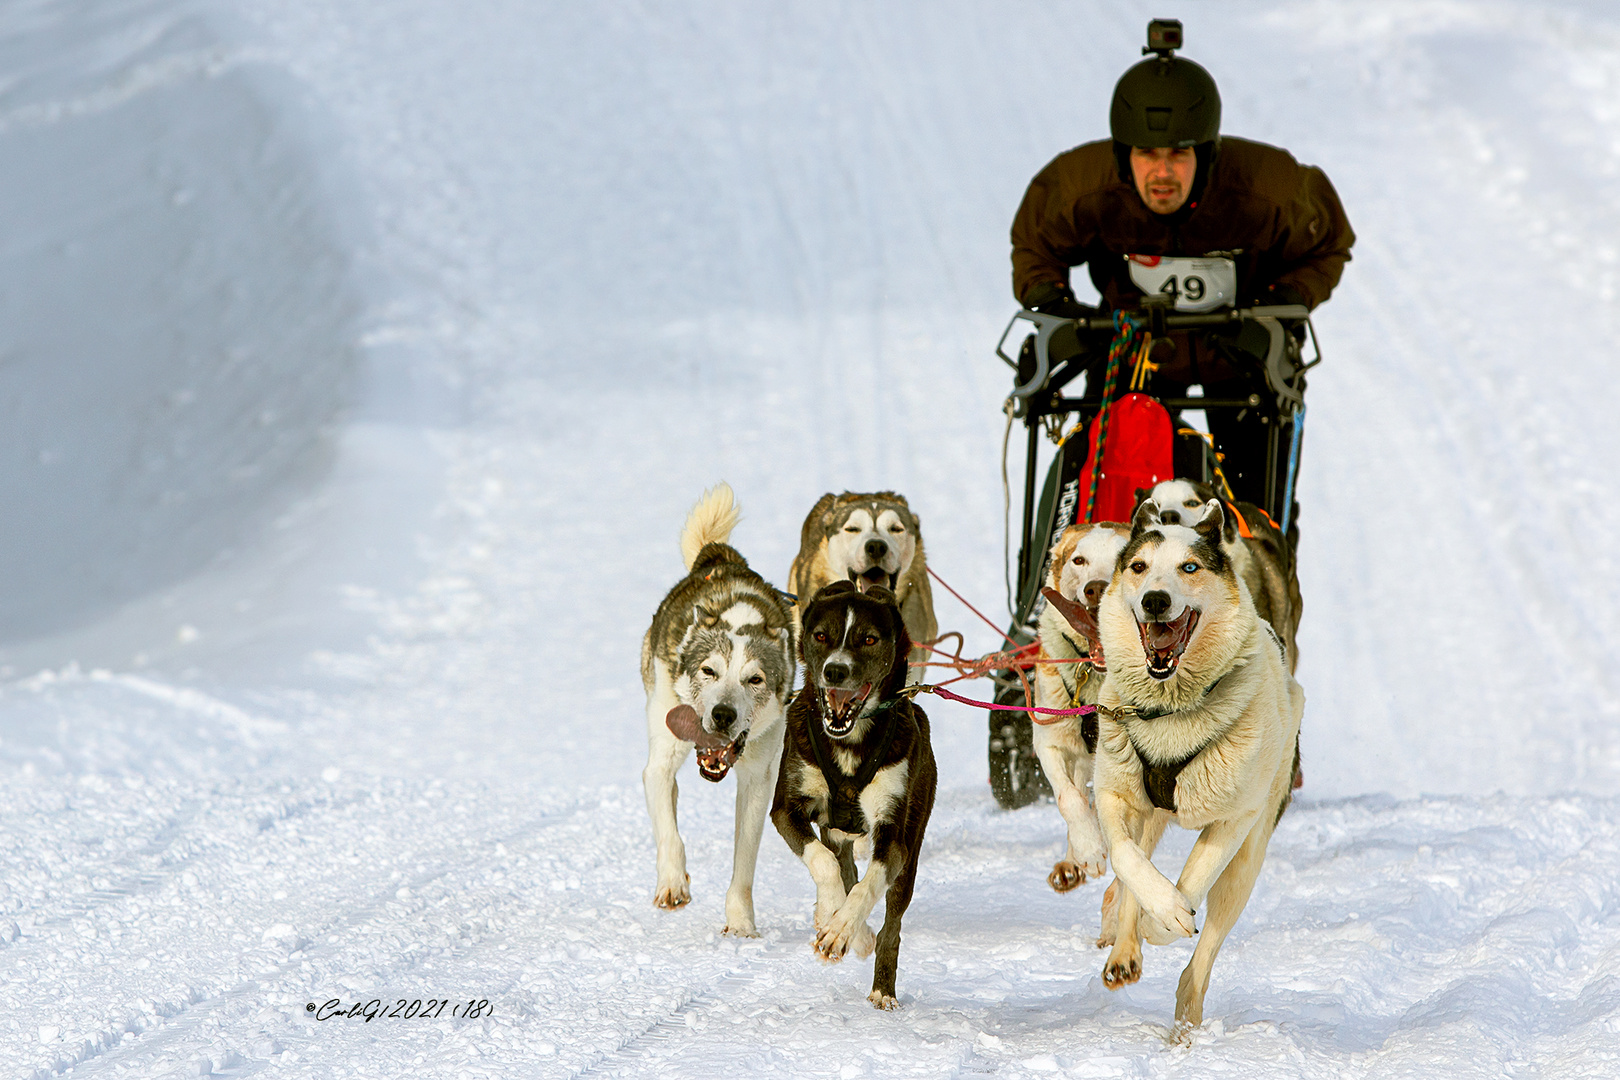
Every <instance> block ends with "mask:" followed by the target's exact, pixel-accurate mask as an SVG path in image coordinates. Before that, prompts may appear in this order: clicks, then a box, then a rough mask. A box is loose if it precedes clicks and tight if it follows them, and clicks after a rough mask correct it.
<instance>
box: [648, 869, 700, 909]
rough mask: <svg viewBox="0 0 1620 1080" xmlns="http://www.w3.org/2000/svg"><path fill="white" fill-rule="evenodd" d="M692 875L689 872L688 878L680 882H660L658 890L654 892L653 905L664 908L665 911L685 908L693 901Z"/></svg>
mask: <svg viewBox="0 0 1620 1080" xmlns="http://www.w3.org/2000/svg"><path fill="white" fill-rule="evenodd" d="M691 883H692V875H691V874H687V875H686V880H684V881H679V882H671V883H667V884H666V883H664V882H659V884H658V891H657V892H655V893H653V907H656V908H663V909H664V910H665V911H674V910H675V909H676V908H683V907H685V906H686V905H687V904H690V903H691V902H692V890H691V888H690V886H691Z"/></svg>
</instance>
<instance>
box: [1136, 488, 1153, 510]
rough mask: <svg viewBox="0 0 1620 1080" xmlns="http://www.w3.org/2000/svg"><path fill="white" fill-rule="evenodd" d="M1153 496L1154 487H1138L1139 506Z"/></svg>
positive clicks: (1137, 502) (1137, 500) (1137, 503)
mask: <svg viewBox="0 0 1620 1080" xmlns="http://www.w3.org/2000/svg"><path fill="white" fill-rule="evenodd" d="M1152 498H1153V489H1152V488H1137V489H1136V505H1137V506H1141V505H1142V504H1143V503H1145V502H1148V501H1149V500H1151V499H1152Z"/></svg>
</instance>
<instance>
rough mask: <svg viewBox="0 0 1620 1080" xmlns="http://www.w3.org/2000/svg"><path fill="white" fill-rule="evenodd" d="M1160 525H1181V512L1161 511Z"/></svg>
mask: <svg viewBox="0 0 1620 1080" xmlns="http://www.w3.org/2000/svg"><path fill="white" fill-rule="evenodd" d="M1159 524H1160V525H1180V524H1181V512H1180V511H1178V510H1160V511H1159Z"/></svg>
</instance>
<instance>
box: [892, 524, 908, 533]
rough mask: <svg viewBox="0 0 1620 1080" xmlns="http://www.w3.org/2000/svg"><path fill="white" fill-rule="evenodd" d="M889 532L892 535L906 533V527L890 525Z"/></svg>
mask: <svg viewBox="0 0 1620 1080" xmlns="http://www.w3.org/2000/svg"><path fill="white" fill-rule="evenodd" d="M889 531H890V532H892V533H903V532H905V531H906V527H905V526H904V525H890V526H889Z"/></svg>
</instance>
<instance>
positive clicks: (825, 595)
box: [810, 578, 858, 604]
mask: <svg viewBox="0 0 1620 1080" xmlns="http://www.w3.org/2000/svg"><path fill="white" fill-rule="evenodd" d="M857 591H858V590H857V589H856V588H855V583H854V582H853V581H850V580H849V579H848V578H845V579H844V580H843V581H832V582H828V583H827V584H826V585H823V586H822V587H821V588H819V589H817V590H816V595H815V596H813V597H811V598H810V602H811V603H812V604H819V603H821V602H822V601H823V600H835V599H837V598H838V597H840V596H843V595H844V594H845V593H852V592H857Z"/></svg>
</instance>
